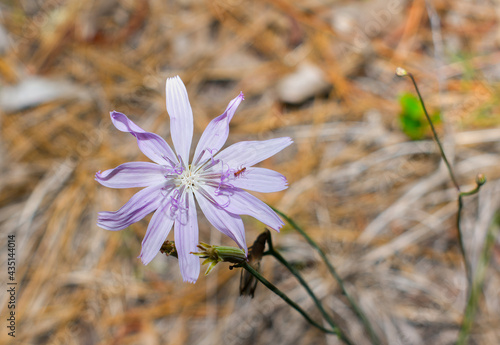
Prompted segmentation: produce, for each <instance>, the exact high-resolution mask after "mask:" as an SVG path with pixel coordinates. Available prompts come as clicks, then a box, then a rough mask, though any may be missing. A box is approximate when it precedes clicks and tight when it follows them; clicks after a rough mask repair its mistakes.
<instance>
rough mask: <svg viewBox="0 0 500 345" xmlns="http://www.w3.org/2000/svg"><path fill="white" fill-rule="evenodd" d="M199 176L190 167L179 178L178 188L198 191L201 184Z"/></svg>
mask: <svg viewBox="0 0 500 345" xmlns="http://www.w3.org/2000/svg"><path fill="white" fill-rule="evenodd" d="M199 177H200V176H199V175H198V174H197V173H196V172H194V171H193V170H192V168H191V166H189V167H188V168H187V169H185V170H184V171H183V172H182V173H181V174H180V175H179V176H178V178H177V181H178V182H177V186H179V187H180V186H184V187H185V188H186V189H190V190H196V189H198V184H199V182H200V181H199Z"/></svg>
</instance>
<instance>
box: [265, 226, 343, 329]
mask: <svg viewBox="0 0 500 345" xmlns="http://www.w3.org/2000/svg"><path fill="white" fill-rule="evenodd" d="M268 231H269V230H268ZM267 244H268V245H269V250H268V251H267V254H268V255H272V256H274V257H275V258H276V260H278V261H279V262H281V263H282V264H283V265H284V266H285V267H286V268H287V269H288V270H289V271H290V273H292V274H293V275H294V276H295V278H297V280H298V281H299V283H300V285H302V286H303V287H304V289H306V291H307V293H308V294H309V296H311V298H312V299H313V301H314V304H316V307H318V309H319V311H320V312H321V314H322V315H323V317H324V318H325V320H326V321H327V322H328V323H329V324H330V326H332V327H337V326H336V325H335V322H334V321H333V319H332V318H331V316H330V315H328V313H327V312H326V310H325V308H323V304H322V303H321V302H320V301H319V300H318V298H317V297H316V295H315V294H314V292H313V291H312V290H311V288H310V287H309V285H308V284H307V282H306V281H305V280H304V278H302V276H301V275H300V273H299V271H298V270H297V269H295V267H293V266H292V265H290V263H289V262H288V261H286V260H285V258H284V257H283V256H281V254H280V253H279V252H277V251H276V250H275V249H274V246H273V241H272V238H271V235H269V237H268V238H267Z"/></svg>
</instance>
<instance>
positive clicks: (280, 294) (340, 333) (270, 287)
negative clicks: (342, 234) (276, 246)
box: [241, 262, 353, 345]
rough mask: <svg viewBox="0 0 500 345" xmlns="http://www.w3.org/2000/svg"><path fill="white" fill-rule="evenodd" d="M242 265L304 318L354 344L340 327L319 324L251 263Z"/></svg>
mask: <svg viewBox="0 0 500 345" xmlns="http://www.w3.org/2000/svg"><path fill="white" fill-rule="evenodd" d="M241 267H243V268H244V269H246V270H247V271H248V273H250V274H251V275H253V276H254V277H255V278H257V279H258V280H259V281H260V282H261V283H262V284H264V285H265V286H266V287H267V288H268V289H269V290H271V291H272V292H274V293H275V294H276V295H278V296H279V297H280V298H281V299H282V300H284V301H285V302H286V303H288V305H290V306H291V307H292V308H293V309H295V310H297V311H298V312H299V313H300V314H301V315H302V316H303V317H304V319H306V320H307V322H309V323H310V324H311V325H313V326H314V327H316V328H318V329H319V330H321V331H323V332H325V333H328V334H336V335H337V336H338V337H339V338H340V339H342V340H343V341H344V342H345V343H346V344H347V345H353V344H352V343H351V342H350V340H349V339H348V338H346V336H345V335H344V334H343V333H342V332H341V331H340V329H339V328H337V327H336V328H334V329H326V328H324V327H323V326H321V325H320V324H318V323H317V322H316V321H314V320H313V319H312V318H311V317H310V316H309V315H308V314H307V313H306V312H305V311H304V309H302V308H301V307H300V306H299V305H298V304H297V303H295V302H294V301H292V300H291V299H290V298H289V297H288V296H287V295H286V294H285V293H283V292H282V291H281V290H280V289H278V288H277V287H276V286H274V285H273V284H272V283H271V282H270V281H268V280H267V279H266V278H264V277H263V276H262V275H261V274H260V273H259V272H257V271H256V270H255V269H254V268H253V267H252V266H251V265H250V264H248V263H247V262H243V263H242V264H241Z"/></svg>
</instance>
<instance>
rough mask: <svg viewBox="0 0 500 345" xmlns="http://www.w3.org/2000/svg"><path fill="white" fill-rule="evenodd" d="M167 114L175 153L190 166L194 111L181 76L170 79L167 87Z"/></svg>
mask: <svg viewBox="0 0 500 345" xmlns="http://www.w3.org/2000/svg"><path fill="white" fill-rule="evenodd" d="M165 90H166V92H165V93H166V99H167V112H168V115H169V116H170V135H171V136H172V141H173V142H174V147H175V151H176V152H177V153H178V154H179V155H180V156H181V158H182V160H183V161H184V164H185V165H187V164H189V150H190V149H191V141H192V140H193V111H192V109H191V104H189V98H188V94H187V91H186V87H185V86H184V83H183V82H182V80H181V78H179V76H176V77H174V78H168V79H167V83H166V86H165Z"/></svg>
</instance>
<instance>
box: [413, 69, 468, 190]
mask: <svg viewBox="0 0 500 345" xmlns="http://www.w3.org/2000/svg"><path fill="white" fill-rule="evenodd" d="M407 75H408V77H410V79H411V81H412V83H413V86H414V87H415V90H416V91H417V95H418V99H419V100H420V104H421V105H422V109H423V110H424V114H425V117H426V118H427V121H428V122H429V125H430V126H431V130H432V135H434V140H436V143H437V145H438V147H439V151H440V152H441V157H442V158H443V161H444V164H446V168H447V169H448V173H449V174H450V178H451V180H452V182H453V184H454V185H455V188H456V189H457V191H458V192H459V193H460V186H459V185H458V182H457V179H456V178H455V174H454V173H453V169H452V168H451V165H450V162H448V158H447V157H446V154H445V153H444V149H443V145H441V141H440V140H439V137H438V135H437V132H436V129H435V128H434V124H433V123H432V120H431V117H430V116H429V113H428V112H427V108H426V107H425V103H424V99H423V98H422V95H421V94H420V90H419V89H418V86H417V82H416V81H415V78H414V77H413V74H411V73H408V74H407Z"/></svg>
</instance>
